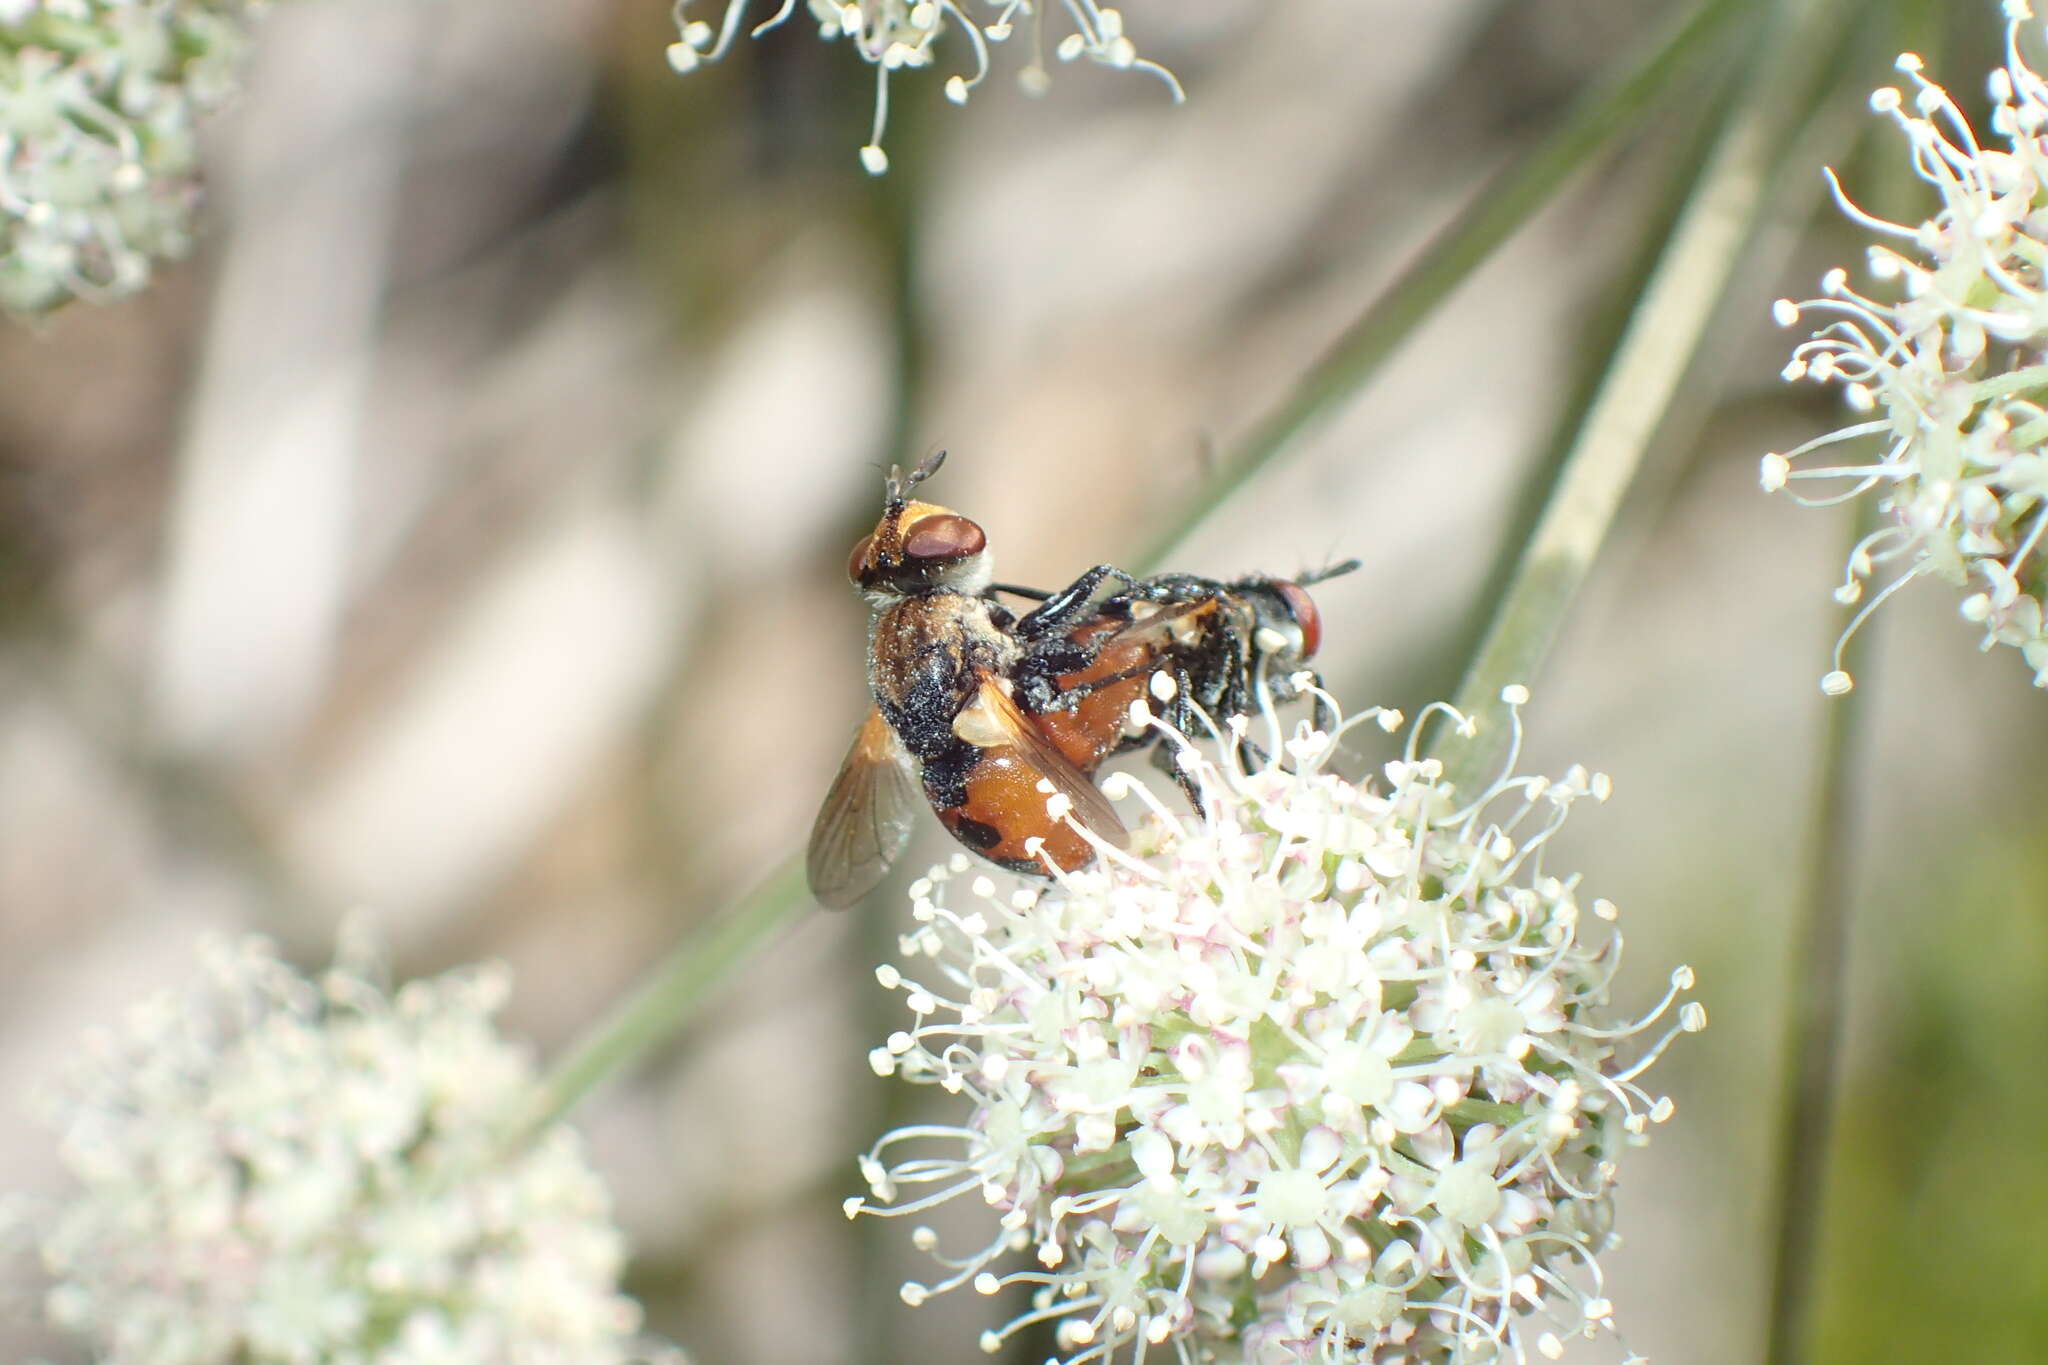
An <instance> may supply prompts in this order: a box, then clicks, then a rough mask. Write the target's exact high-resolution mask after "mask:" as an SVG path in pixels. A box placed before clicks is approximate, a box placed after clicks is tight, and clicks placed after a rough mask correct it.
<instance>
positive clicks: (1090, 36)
mask: <svg viewBox="0 0 2048 1365" xmlns="http://www.w3.org/2000/svg"><path fill="white" fill-rule="evenodd" d="M1052 3H1053V0H806V8H807V10H808V11H809V14H810V17H811V18H812V19H813V20H815V21H816V22H817V25H818V36H819V37H820V38H824V39H827V40H830V39H833V38H841V37H843V38H845V39H846V40H847V41H848V42H849V43H851V44H852V45H853V49H854V51H856V52H858V53H859V54H860V56H861V60H863V61H865V62H867V63H868V64H869V65H871V66H873V67H874V68H875V113H874V124H873V126H872V127H871V128H870V130H869V132H868V140H867V142H866V144H865V145H864V146H862V147H861V149H860V160H861V165H863V166H865V167H866V168H867V169H868V172H869V173H870V174H872V175H880V174H882V173H883V172H884V171H886V170H888V169H889V154H888V153H887V152H885V151H883V150H882V134H883V131H884V130H885V129H886V128H887V127H888V123H889V75H890V73H891V72H893V71H899V70H903V69H906V68H909V67H922V66H930V65H932V63H933V61H934V59H935V58H934V51H933V49H934V47H935V45H936V44H937V42H938V39H939V36H940V35H941V34H942V33H945V32H947V31H948V30H952V29H957V30H958V31H959V32H960V33H961V34H962V35H963V36H964V39H965V42H966V45H967V46H968V47H969V48H970V49H971V50H972V53H973V63H974V69H973V71H972V72H971V73H970V74H968V75H956V76H950V77H948V78H947V79H946V86H945V89H946V98H947V99H949V100H951V101H952V102H953V103H955V104H965V103H967V100H968V97H969V96H970V95H971V94H972V93H973V91H974V88H975V87H976V86H978V85H980V84H981V83H982V81H983V80H985V79H986V78H987V77H988V73H989V67H990V56H989V47H990V44H999V43H1004V42H1007V41H1008V40H1009V39H1010V37H1011V36H1012V34H1013V33H1014V32H1015V31H1016V27H1017V21H1018V20H1019V18H1022V19H1023V20H1024V22H1025V23H1026V24H1027V25H1028V26H1029V28H1030V39H1029V43H1030V48H1031V55H1030V56H1029V58H1027V59H1026V62H1025V65H1024V67H1023V69H1022V70H1021V71H1019V72H1018V75H1017V79H1018V82H1019V83H1020V84H1021V85H1022V86H1023V88H1024V89H1025V90H1026V91H1028V92H1030V93H1031V94H1034V95H1035V94H1040V93H1043V92H1044V90H1045V89H1046V87H1047V86H1048V85H1049V84H1050V83H1051V81H1050V77H1048V76H1047V75H1046V70H1045V14H1046V10H1047V9H1048V8H1049V7H1050V6H1051V5H1052ZM1059 3H1060V4H1061V5H1062V7H1063V8H1064V9H1065V10H1066V13H1067V17H1068V18H1069V19H1070V20H1071V21H1072V23H1073V29H1072V31H1071V32H1069V33H1068V34H1067V35H1066V36H1065V37H1063V38H1061V39H1060V41H1059V43H1058V45H1057V48H1056V49H1055V50H1056V51H1057V53H1058V55H1059V59H1060V60H1061V61H1063V62H1071V61H1076V60H1078V59H1080V58H1083V57H1086V58H1087V59H1088V60H1090V61H1092V62H1097V63H1100V64H1101V65H1103V66H1110V67H1115V68H1118V69H1119V70H1134V71H1147V72H1150V73H1151V74H1152V75H1154V76H1157V77H1158V78H1159V79H1160V80H1161V81H1163V82H1165V84H1166V87H1167V89H1169V90H1170V91H1172V92H1173V98H1174V101H1175V102H1176V103H1178V102H1179V101H1180V100H1181V98H1182V93H1181V88H1180V82H1178V81H1177V80H1175V79H1174V77H1173V73H1172V72H1170V71H1168V70H1167V69H1166V68H1165V67H1163V66H1160V65H1159V64H1158V63H1156V62H1149V61H1146V60H1145V59H1144V58H1142V57H1140V56H1139V55H1138V50H1137V48H1136V47H1135V46H1134V45H1133V44H1132V42H1131V40H1130V38H1128V37H1127V36H1125V34H1124V21H1123V15H1122V14H1121V13H1120V12H1119V11H1117V10H1115V9H1110V8H1105V7H1103V6H1100V5H1098V4H1097V3H1096V0H1059ZM690 4H691V0H676V4H675V22H676V34H677V38H676V41H675V42H673V43H670V44H669V47H668V61H669V65H670V66H671V67H673V68H675V70H676V71H677V73H678V74H682V75H687V74H689V73H690V72H692V71H695V70H696V69H697V68H698V67H699V66H702V65H703V64H704V63H705V62H707V61H716V60H717V59H718V58H720V57H723V56H724V55H725V53H726V50H727V49H728V48H730V47H731V46H732V43H733V39H734V38H735V37H736V36H737V35H738V33H739V30H740V26H741V25H742V24H743V23H745V21H746V17H747V10H748V9H749V7H750V0H725V15H724V17H723V19H722V20H721V21H720V23H719V25H718V27H717V28H716V29H714V28H713V27H712V26H711V25H710V24H708V23H706V22H705V21H703V20H701V19H692V18H690ZM974 7H978V10H979V13H978V14H975V13H970V12H969V10H970V8H974ZM795 10H796V0H783V3H782V6H781V8H780V9H778V10H776V11H775V13H774V14H772V15H770V16H769V17H768V18H767V19H765V20H763V21H762V22H761V23H759V24H756V25H755V26H754V28H753V30H752V32H753V34H754V35H755V36H756V37H758V36H760V35H761V34H763V33H766V32H767V31H768V30H770V29H772V28H777V27H779V26H780V25H781V24H782V22H783V21H784V20H786V19H788V18H789V16H790V15H791V14H792V13H794V12H795Z"/></svg>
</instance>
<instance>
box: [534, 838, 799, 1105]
mask: <svg viewBox="0 0 2048 1365" xmlns="http://www.w3.org/2000/svg"><path fill="white" fill-rule="evenodd" d="M810 904H811V900H810V897H809V896H808V895H807V894H806V893H805V890H804V871H803V860H802V859H801V858H798V857H796V856H794V855H791V856H790V857H788V858H785V859H783V860H782V862H781V864H780V865H779V866H777V867H776V868H775V870H774V871H773V872H770V873H769V874H768V877H767V880H765V881H763V882H762V883H761V884H760V885H758V886H756V887H755V888H754V889H753V891H752V892H750V893H749V894H748V895H747V897H746V899H744V900H742V901H741V902H740V903H739V904H738V905H736V906H734V907H733V908H732V910H731V911H729V912H728V913H727V914H725V915H723V916H721V917H720V918H719V919H717V920H716V921H714V922H713V923H712V924H711V925H710V926H709V927H708V928H706V929H704V930H703V931H701V933H700V934H698V935H696V936H693V937H692V938H689V939H687V940H685V941H684V942H683V944H682V945H681V946H679V947H678V948H676V949H675V950H674V951H673V952H671V953H670V954H669V955H668V957H667V958H665V959H663V961H662V962H661V963H660V964H659V965H657V966H656V967H655V969H654V973H653V975H651V976H650V977H648V978H647V980H646V981H644V982H643V983H641V985H640V987H639V989H637V990H636V991H634V992H633V994H631V995H629V996H627V997H626V999H625V1000H624V1001H622V1002H621V1003H620V1004H619V1006H618V1008H617V1009H615V1010H613V1011H612V1012H611V1014H610V1015H608V1016H607V1017H605V1018H604V1019H602V1020H600V1021H599V1022H598V1025H597V1027H596V1028H594V1029H592V1030H591V1032H590V1034H589V1036H588V1037H586V1038H585V1039H584V1040H583V1042H582V1043H581V1044H579V1045H578V1046H577V1047H576V1049H575V1050H574V1051H572V1052H571V1053H570V1054H569V1055H568V1056H567V1057H565V1058H564V1059H563V1060H562V1061H561V1062H559V1063H557V1064H556V1066H555V1068H554V1070H553V1071H551V1072H549V1073H548V1075H547V1077H546V1078H545V1079H544V1080H543V1081H542V1082H541V1085H540V1091H539V1094H538V1095H537V1096H536V1098H535V1101H534V1109H533V1115H532V1117H531V1119H530V1120H529V1121H528V1122H527V1123H526V1124H525V1125H524V1127H523V1130H522V1131H523V1133H524V1135H525V1136H529V1137H530V1136H531V1135H533V1134H534V1133H537V1132H539V1131H540V1130H541V1129H543V1128H545V1127H546V1126H547V1125H548V1124H550V1123H553V1122H554V1121H555V1120H556V1119H558V1118H560V1117H561V1116H562V1115H563V1114H565V1113H567V1112H568V1111H569V1109H570V1108H572V1107H573V1106H574V1105H575V1104H576V1102H577V1101H578V1100H580V1099H582V1098H583V1097H584V1096H585V1095H587V1094H588V1093H590V1091H592V1090H593V1089H595V1088H596V1087H597V1086H598V1084H599V1083H600V1082H602V1081H604V1080H605V1079H607V1078H608V1077H610V1076H611V1075H612V1074H613V1073H614V1072H617V1071H620V1070H622V1069H624V1068H625V1067H627V1066H629V1065H631V1064H632V1063H633V1062H635V1061H637V1060H639V1059H640V1057H642V1056H643V1055H645V1054H646V1053H647V1052H649V1051H651V1050H652V1049H654V1048H655V1047H657V1046H659V1045H660V1044H661V1043H662V1042H664V1041H666V1040H667V1039H668V1038H669V1037H670V1036H672V1035H673V1034H674V1033H675V1032H676V1030H677V1029H679V1028H681V1027H682V1026H683V1024H684V1023H685V1022H687V1021H688V1020H689V1019H690V1017H691V1016H692V1015H693V1014H695V1013H696V1011H697V1007H698V1006H699V1005H701V1004H702V1003H703V1002H704V1000H705V999H706V998H707V997H709V996H710V995H711V994H712V993H713V992H714V991H715V990H717V988H718V987H720V986H721V985H723V984H724V983H725V981H726V978H727V977H728V976H730V975H731V973H732V970H733V969H734V968H735V967H737V966H738V965H739V964H740V963H742V962H745V961H746V960H747V959H748V958H750V957H752V956H753V955H754V953H755V952H756V951H757V950H758V949H759V948H760V947H761V945H762V944H764V943H766V942H767V941H768V940H769V939H770V938H772V937H773V936H774V935H775V933H776V932H777V931H779V930H781V929H782V928H783V927H784V926H785V925H787V924H788V922H789V921H790V920H792V919H794V918H795V917H796V915H797V913H798V912H799V911H802V910H807V909H809V908H810Z"/></svg>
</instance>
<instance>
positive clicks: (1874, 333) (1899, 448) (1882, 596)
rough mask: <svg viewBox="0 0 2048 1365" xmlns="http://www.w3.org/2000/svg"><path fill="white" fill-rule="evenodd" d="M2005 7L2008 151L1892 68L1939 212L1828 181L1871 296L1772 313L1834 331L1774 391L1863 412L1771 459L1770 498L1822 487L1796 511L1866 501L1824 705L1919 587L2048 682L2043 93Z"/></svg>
mask: <svg viewBox="0 0 2048 1365" xmlns="http://www.w3.org/2000/svg"><path fill="white" fill-rule="evenodd" d="M2005 11H2006V15H2007V18H2008V23H2007V31H2006V62H2005V65H2004V66H2002V67H2001V68H1999V69H1998V70H1996V71H1994V72H1992V74H1991V79H1990V92H1991V100H1992V105H1993V112H1992V116H1991V130H1992V132H1993V133H1995V134H1996V135H1997V137H1998V139H1999V141H2000V142H2001V143H2002V144H2003V145H2002V146H1991V145H1986V144H1985V143H1983V142H1980V141H1979V140H1978V138H1977V135H1976V133H1975V132H1974V131H1973V130H1972V129H1971V127H1970V125H1969V122H1968V121H1967V120H1966V119H1965V118H1964V116H1963V113H1962V111H1961V110H1960V109H1959V108H1957V106H1956V103H1955V101H1954V100H1953V99H1951V98H1950V97H1949V95H1948V92H1947V91H1945V90H1943V89H1942V88H1941V87H1940V86H1938V85H1936V84H1934V83H1933V82H1932V81H1930V80H1928V79H1927V78H1926V77H1925V76H1924V75H1922V74H1921V69H1920V60H1919V58H1917V57H1915V56H1913V55H1912V54H1911V53H1907V54H1906V55H1904V56H1902V57H1900V58H1899V60H1898V69H1899V71H1900V72H1901V73H1903V74H1904V75H1905V76H1906V78H1907V79H1908V80H1909V81H1910V82H1911V86H1912V88H1911V89H1910V90H1908V91H1905V92H1901V91H1899V90H1897V89H1889V88H1888V89H1883V90H1880V91H1878V92H1877V94H1876V95H1875V96H1873V97H1872V99H1871V108H1872V109H1874V110H1875V111H1876V112H1877V113H1879V114H1880V115H1882V116H1884V117H1885V118H1888V119H1890V120H1891V121H1892V122H1893V123H1894V124H1896V125H1897V127H1898V129H1899V131H1900V132H1901V133H1903V134H1904V135H1905V138H1906V144H1907V147H1908V150H1909V151H1910V153H1911V156H1912V161H1913V170H1914V173H1915V174H1916V175H1917V176H1918V177H1919V178H1920V179H1921V180H1922V181H1924V182H1926V183H1927V184H1928V185H1930V186H1932V187H1933V189H1934V191H1935V193H1936V194H1937V195H1938V196H1939V199H1940V203H1939V206H1938V207H1937V208H1936V209H1935V211H1934V212H1933V214H1932V215H1931V216H1930V217H1929V218H1927V219H1926V220H1925V221H1923V222H1920V223H1913V224H1907V223H1892V222H1887V221H1885V220H1884V219H1881V218H1878V217H1875V216H1874V215H1872V214H1869V213H1867V212H1865V211H1864V210H1862V209H1861V208H1858V207H1857V206H1856V205H1855V204H1854V203H1852V202H1851V201H1850V199H1849V197H1848V195H1847V194H1846V193H1844V192H1843V190H1842V187H1841V185H1840V184H1839V183H1838V182H1836V181H1835V180H1834V178H1833V176H1832V174H1830V176H1829V182H1830V184H1831V185H1833V188H1834V191H1835V197H1836V199H1837V201H1838V202H1839V203H1840V204H1841V206H1842V209H1843V212H1845V213H1846V214H1848V215H1849V216H1850V217H1851V218H1852V219H1854V220H1855V221H1856V222H1858V223H1860V224H1861V225H1863V226H1864V227H1866V228H1868V229H1870V230H1871V231H1872V232H1875V233H1877V234H1878V235H1879V237H1880V238H1881V239H1882V240H1880V241H1879V242H1877V243H1875V244H1873V245H1872V246H1871V247H1870V248H1869V252H1868V256H1867V258H1866V262H1865V272H1866V274H1867V275H1868V276H1869V278H1870V280H1871V287H1870V290H1869V292H1864V291H1860V290H1858V289H1857V288H1855V287H1854V286H1852V285H1851V283H1850V280H1849V273H1848V272H1847V271H1846V270H1840V269H1837V270H1832V271H1829V272H1828V274H1827V275H1826V276H1825V277H1823V279H1822V280H1821V296H1820V297H1819V298H1816V299H1808V300H1806V301H1805V302H1803V303H1794V302H1792V301H1790V300H1780V301H1779V303H1778V304H1777V308H1776V315H1777V318H1778V321H1779V322H1780V323H1781V324H1782V325H1785V326H1792V325H1794V324H1797V323H1801V322H1804V321H1806V320H1808V319H1810V318H1822V319H1826V320H1827V321H1826V325H1825V326H1823V327H1822V328H1821V329H1820V330H1819V331H1817V332H1815V333H1814V334H1813V336H1812V337H1811V338H1810V339H1809V340H1807V341H1805V342H1802V343H1801V344H1800V345H1799V346H1798V347H1796V348H1795V349H1794V350H1793V353H1792V361H1791V363H1790V364H1789V365H1787V366H1786V367H1785V371H1784V374H1785V378H1786V379H1787V380H1799V379H1806V380H1811V381H1813V382H1814V383H1817V384H1827V385H1832V386H1835V387H1837V388H1839V389H1840V390H1841V393H1842V396H1843V398H1844V399H1845V400H1846V401H1847V402H1848V404H1849V406H1850V408H1851V409H1852V410H1853V411H1856V412H1859V413H1866V414H1869V416H1868V418H1867V420H1864V421H1860V422H1857V423H1855V424H1853V425H1851V426H1848V427H1845V428H1843V429H1842V430H1840V431H1835V432H1831V433H1829V434H1827V435H1825V436H1821V437H1818V438H1816V439H1815V440H1812V441H1808V442H1807V443H1806V444H1804V445H1802V446H1800V447H1798V448H1797V449H1795V450H1791V451H1788V452H1786V453H1784V454H1776V453H1773V454H1769V455H1766V456H1764V459H1763V470H1762V482H1763V486H1764V488H1765V490H1766V491H1769V492H1776V491H1779V490H1781V489H1789V488H1790V486H1791V485H1793V484H1808V483H1819V484H1821V485H1824V486H1826V489H1827V491H1825V492H1823V493H1818V494H1814V495H1802V494H1799V493H1793V494H1792V496H1793V497H1795V498H1796V499H1797V500H1798V501H1799V502H1800V503H1802V504H1803V505H1806V506H1809V507H1813V506H1827V505H1832V504H1836V503H1841V502H1846V501H1848V500H1850V499H1853V498H1858V497H1864V496H1869V497H1874V498H1876V499H1877V500H1878V508H1879V511H1880V513H1881V514H1882V517H1881V520H1882V524H1881V525H1880V526H1879V527H1878V528H1877V529H1876V530H1874V531H1873V532H1872V533H1871V534H1870V535H1869V536H1867V537H1865V538H1864V539H1863V540H1862V541H1860V542H1859V543H1858V544H1857V545H1856V547H1855V548H1854V550H1853V551H1852V552H1851V553H1850V555H1849V559H1848V564H1847V567H1846V571H1845V573H1844V575H1843V579H1842V584H1841V586H1840V587H1839V588H1837V589H1836V590H1835V597H1836V600H1838V601H1840V602H1842V603H1843V604H1844V605H1855V604H1858V603H1861V604H1862V605H1861V609H1860V610H1859V611H1858V612H1857V613H1856V615H1855V616H1854V617H1852V618H1851V620H1850V622H1849V624H1848V626H1847V628H1846V629H1845V630H1844V631H1843V632H1842V636H1841V639H1840V640H1839V641H1837V643H1836V647H1835V666H1834V668H1833V670H1832V671H1831V672H1829V673H1828V674H1827V675H1826V676H1825V677H1824V678H1822V680H1821V688H1822V690H1823V691H1826V692H1828V693H1830V694H1840V693H1842V692H1846V691H1848V690H1849V688H1850V687H1851V686H1852V685H1853V682H1852V680H1851V678H1850V676H1849V674H1848V672H1847V671H1846V670H1844V669H1843V668H1842V666H1841V660H1842V647H1843V645H1844V644H1845V643H1846V642H1847V640H1848V638H1849V636H1850V635H1851V634H1853V633H1854V632H1855V631H1856V629H1857V628H1858V627H1859V626H1861V625H1862V623H1863V622H1864V621H1865V620H1866V619H1867V618H1868V617H1869V615H1870V613H1871V612H1872V611H1874V610H1875V609H1876V608H1877V607H1878V606H1880V605H1881V604H1882V603H1883V602H1884V601H1885V600H1886V599H1887V598H1889V597H1890V596H1891V595H1892V594H1893V593H1895V592H1898V591H1899V590H1900V589H1902V588H1904V587H1905V586H1906V585H1907V584H1908V583H1911V582H1913V581H1914V580H1915V579H1920V578H1933V579H1938V580H1940V581H1941V582H1944V583H1947V584H1949V585H1950V586H1951V587H1953V588H1954V589H1955V590H1956V591H1957V592H1959V593H1960V594H1961V595H1962V601H1961V611H1962V615H1963V617H1964V619H1965V620H1967V621H1969V622H1971V623H1972V624H1973V625H1975V626H1976V627H1977V628H1978V629H1979V630H1980V631H1981V632H1982V634H1981V647H1982V648H1984V649H1986V650H1989V649H1991V648H1992V647H1994V646H1997V645H2009V646H2011V647H2012V648H2014V649H2016V650H2018V651H2019V654H2020V657H2021V659H2022V660H2023V661H2024V662H2025V664H2026V665H2027V667H2029V668H2030V669H2032V670H2033V674H2034V684H2035V686H2037V687H2048V629H2044V624H2043V603H2044V601H2048V563H2044V559H2043V546H2042V537H2043V535H2044V533H2048V365H2044V364H2043V363H2042V362H2041V357H2042V355H2043V353H2044V348H2048V286H2044V282H2043V276H2042V272H2043V267H2044V265H2048V84H2044V83H2043V80H2042V78H2041V76H2040V75H2038V74H2037V73H2036V72H2035V71H2034V70H2033V69H2032V68H2030V67H2029V66H2028V65H2027V63H2026V61H2025V60H2024V59H2023V58H2022V57H2021V55H2020V38H2021V32H2022V28H2023V26H2024V23H2025V21H2026V20H2029V19H2031V18H2032V17H2033V15H2032V12H2031V11H2030V9H2029V8H2028V6H2027V4H2026V3H2025V0H2007V3H2006V5H2005ZM1817 456H1825V458H1818V459H1816V458H1810V457H1817ZM1873 586H1875V589H1876V590H1875V592H1871V591H1870V589H1871V588H1872V587H1873ZM1866 599H1867V600H1866Z"/></svg>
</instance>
